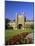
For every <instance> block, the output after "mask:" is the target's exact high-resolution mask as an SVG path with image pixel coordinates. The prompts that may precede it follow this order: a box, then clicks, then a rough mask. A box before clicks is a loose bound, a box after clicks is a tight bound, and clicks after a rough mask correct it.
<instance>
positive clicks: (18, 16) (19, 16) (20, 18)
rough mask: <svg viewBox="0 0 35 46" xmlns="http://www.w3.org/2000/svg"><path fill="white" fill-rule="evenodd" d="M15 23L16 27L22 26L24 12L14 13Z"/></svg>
mask: <svg viewBox="0 0 35 46" xmlns="http://www.w3.org/2000/svg"><path fill="white" fill-rule="evenodd" d="M16 24H17V27H18V28H23V27H24V12H23V13H22V14H18V13H16Z"/></svg>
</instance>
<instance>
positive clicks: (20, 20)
mask: <svg viewBox="0 0 35 46" xmlns="http://www.w3.org/2000/svg"><path fill="white" fill-rule="evenodd" d="M25 18H26V17H25V15H24V13H23V14H20V15H19V14H17V13H16V20H15V21H13V22H12V21H11V22H9V23H8V24H9V27H13V29H17V28H18V29H24V27H30V25H33V24H34V22H33V21H25Z"/></svg>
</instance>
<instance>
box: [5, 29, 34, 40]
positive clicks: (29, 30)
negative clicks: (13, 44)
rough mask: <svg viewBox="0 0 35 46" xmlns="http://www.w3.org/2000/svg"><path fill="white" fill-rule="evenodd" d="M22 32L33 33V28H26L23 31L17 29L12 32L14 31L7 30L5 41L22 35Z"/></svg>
mask: <svg viewBox="0 0 35 46" xmlns="http://www.w3.org/2000/svg"><path fill="white" fill-rule="evenodd" d="M22 32H29V33H31V32H33V30H32V29H31V28H25V29H24V30H22V29H17V30H12V29H7V30H6V31H5V40H8V39H9V38H12V37H13V36H15V35H17V34H20V33H22Z"/></svg>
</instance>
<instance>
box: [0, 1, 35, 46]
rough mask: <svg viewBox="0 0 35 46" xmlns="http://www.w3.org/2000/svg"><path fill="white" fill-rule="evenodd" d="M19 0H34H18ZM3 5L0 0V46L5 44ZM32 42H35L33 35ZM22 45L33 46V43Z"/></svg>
mask: <svg viewBox="0 0 35 46" xmlns="http://www.w3.org/2000/svg"><path fill="white" fill-rule="evenodd" d="M10 1H11V0H10ZM12 1H17V0H12ZM19 1H24V2H35V0H19ZM4 5H5V3H4V0H0V46H4V44H5V11H4V10H5V8H4V7H5V6H4ZM34 18H35V4H34ZM34 21H35V19H34ZM34 25H35V24H34ZM34 28H35V27H34ZM34 34H35V30H34ZM34 43H35V35H34ZM12 46H16V45H12ZM18 46H19V45H18ZM20 46H21V45H20ZM22 46H33V44H27V45H22ZM34 46H35V45H34Z"/></svg>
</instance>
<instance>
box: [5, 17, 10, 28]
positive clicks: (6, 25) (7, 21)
mask: <svg viewBox="0 0 35 46" xmlns="http://www.w3.org/2000/svg"><path fill="white" fill-rule="evenodd" d="M9 22H10V20H9V19H8V18H5V29H7V28H8V23H9Z"/></svg>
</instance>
